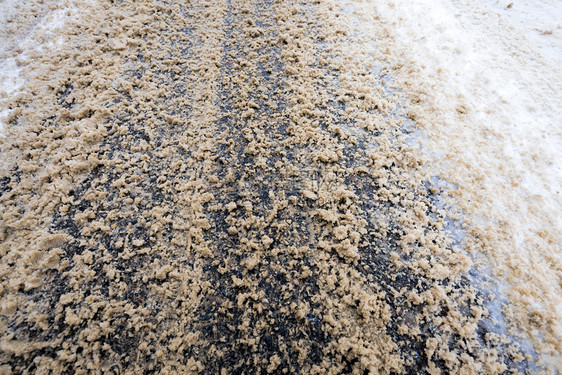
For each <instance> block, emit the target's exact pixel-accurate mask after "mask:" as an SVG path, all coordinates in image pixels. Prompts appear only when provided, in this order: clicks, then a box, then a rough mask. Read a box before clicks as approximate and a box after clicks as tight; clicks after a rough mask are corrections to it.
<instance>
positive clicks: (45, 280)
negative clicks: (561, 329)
mask: <svg viewBox="0 0 562 375" xmlns="http://www.w3.org/2000/svg"><path fill="white" fill-rule="evenodd" d="M92 9H94V10H95V12H93V13H92V14H91V17H90V18H88V19H86V20H83V21H81V22H82V28H81V29H77V28H76V27H70V26H69V27H68V28H67V29H66V30H65V37H66V38H67V40H68V43H67V44H66V45H65V47H64V48H63V49H61V50H59V51H58V52H56V53H54V54H53V55H52V56H48V57H44V58H43V60H42V61H38V63H37V64H38V65H37V67H36V70H37V71H38V72H39V73H38V74H37V77H36V78H35V81H33V82H32V84H30V89H29V90H30V92H31V94H30V95H27V96H24V97H23V98H20V99H18V100H15V101H14V103H13V108H15V109H16V110H15V111H14V115H13V116H11V118H10V126H9V127H8V128H7V129H6V132H7V137H6V138H4V139H2V142H1V151H2V152H3V153H4V155H7V157H6V158H5V161H4V162H3V165H2V169H1V171H0V173H1V177H0V194H1V196H0V212H1V215H2V218H3V219H2V225H1V228H0V239H1V242H2V245H1V246H2V247H1V249H2V260H1V266H2V268H1V269H2V273H1V277H2V284H1V285H2V287H1V288H2V289H1V293H3V294H2V300H3V301H4V302H3V306H2V310H1V313H2V318H1V322H2V323H1V324H2V329H3V336H2V341H1V346H0V348H1V353H0V361H1V363H2V364H3V367H1V369H2V370H5V372H6V373H18V374H19V373H66V374H79V373H88V372H93V373H121V374H124V373H131V374H132V373H206V374H215V373H217V374H218V373H221V374H223V373H225V374H226V373H228V374H230V373H232V374H254V373H255V374H258V373H303V374H304V373H306V374H313V373H332V374H345V373H349V374H368V373H372V374H376V373H411V374H414V373H415V374H418V373H508V372H509V370H512V369H525V368H527V367H528V366H529V363H528V361H529V360H531V358H530V357H528V358H526V357H524V356H523V355H522V352H521V349H519V348H518V347H517V346H516V345H513V342H512V340H511V339H510V338H509V337H507V336H506V335H502V334H501V331H502V328H501V327H500V323H499V322H497V321H495V319H492V318H491V317H490V316H489V314H488V312H487V307H486V306H487V303H488V300H489V299H490V298H489V297H490V296H491V295H492V294H493V293H492V292H485V291H483V290H482V289H481V288H479V287H478V286H477V285H476V284H475V282H474V281H473V278H474V277H473V276H474V272H476V271H475V270H474V268H473V266H472V261H471V260H470V258H469V257H468V256H467V255H466V254H465V253H464V252H463V250H462V246H458V245H459V243H457V242H455V239H454V238H452V236H451V233H450V228H451V227H452V226H454V225H456V224H458V223H456V224H455V222H454V221H452V220H451V219H448V217H449V214H448V213H447V211H446V210H445V209H444V208H443V207H441V205H440V203H439V202H440V201H441V198H442V197H441V188H440V187H439V186H440V185H439V181H437V180H435V179H434V180H430V179H429V176H427V175H425V173H424V171H423V162H422V159H421V158H420V157H419V155H418V154H417V153H416V150H413V149H410V148H409V147H408V146H407V142H406V141H407V139H408V136H409V134H410V133H411V132H412V131H414V129H415V126H416V124H415V120H413V119H411V118H409V117H407V116H406V115H405V112H404V111H402V110H401V107H402V105H403V104H404V102H403V100H404V99H403V98H402V97H401V96H400V93H399V92H396V91H395V90H390V89H389V88H388V85H387V83H388V81H389V80H391V79H392V72H391V71H389V70H388V69H387V68H385V61H384V58H383V56H382V55H381V56H378V57H377V55H376V54H375V55H374V56H371V57H370V58H371V60H369V61H366V62H365V63H364V64H355V63H353V62H352V61H353V59H351V58H350V57H352V56H353V55H354V54H356V53H359V52H361V51H362V50H361V49H360V48H362V46H361V45H360V43H358V42H357V40H355V39H353V38H354V36H353V35H349V34H348V32H347V31H346V25H345V23H341V22H340V21H339V16H338V13H337V12H336V11H335V10H331V9H330V8H329V7H328V6H327V5H326V4H324V3H323V2H322V1H318V2H308V1H302V2H299V1H283V2H281V1H253V0H245V1H212V2H206V1H191V2H177V1H142V2H133V1H115V2H113V1H112V2H103V3H102V5H99V4H98V5H95V6H94V7H93V8H92ZM357 48H359V49H357ZM373 66H376V67H378V69H377V73H373V72H374V70H373ZM523 354H524V353H523Z"/></svg>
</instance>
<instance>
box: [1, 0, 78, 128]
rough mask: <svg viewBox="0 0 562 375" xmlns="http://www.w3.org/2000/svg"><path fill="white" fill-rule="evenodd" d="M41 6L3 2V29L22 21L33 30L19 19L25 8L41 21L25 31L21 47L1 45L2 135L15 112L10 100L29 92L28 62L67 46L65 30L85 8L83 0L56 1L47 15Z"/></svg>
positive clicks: (9, 0) (20, 42) (12, 1)
mask: <svg viewBox="0 0 562 375" xmlns="http://www.w3.org/2000/svg"><path fill="white" fill-rule="evenodd" d="M40 4H43V2H40ZM40 4H33V2H30V3H29V4H22V3H21V2H20V1H17V0H7V1H3V2H0V28H2V27H6V25H8V24H13V23H16V24H17V23H18V22H21V28H23V29H25V28H26V27H29V24H26V20H23V19H22V20H20V19H19V18H18V17H20V15H19V13H22V14H23V12H21V11H22V7H25V8H26V10H27V11H32V12H35V15H36V16H37V17H38V18H39V19H40V21H39V22H36V23H35V24H34V25H33V26H32V27H31V29H30V30H29V31H28V30H24V31H25V32H24V33H23V35H24V37H23V38H22V39H20V40H19V41H18V43H17V46H10V45H9V44H8V45H5V46H3V47H2V46H0V134H1V132H2V129H3V128H4V126H5V125H6V124H7V118H8V116H9V115H10V113H11V111H10V110H9V109H8V108H7V101H8V100H9V99H10V98H13V97H14V96H16V95H18V94H20V93H22V92H24V91H25V82H26V72H25V69H24V66H25V63H26V62H27V61H29V60H30V59H33V58H34V57H35V56H37V55H38V54H44V55H47V54H50V53H52V52H54V51H56V50H57V49H59V48H61V47H62V46H63V44H64V37H63V35H64V33H63V30H64V28H65V27H66V26H67V25H68V24H69V22H70V21H72V20H78V19H79V17H80V16H83V15H82V14H80V13H81V11H80V10H81V7H83V5H81V3H80V2H79V1H58V2H53V4H51V6H50V7H48V8H47V9H46V10H45V13H42V12H41V11H40V6H39V5H40ZM82 4H83V2H82Z"/></svg>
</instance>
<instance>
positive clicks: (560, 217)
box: [340, 0, 562, 365]
mask: <svg viewBox="0 0 562 375" xmlns="http://www.w3.org/2000/svg"><path fill="white" fill-rule="evenodd" d="M340 3H342V2H340ZM343 3H344V4H353V5H354V8H355V13H356V14H357V15H359V16H360V17H361V18H362V20H363V22H364V23H365V24H364V25H363V27H364V29H365V30H366V31H364V32H370V33H371V34H372V35H375V36H374V38H375V40H377V34H376V33H377V32H379V33H380V32H381V28H382V27H384V31H383V33H387V35H390V39H388V38H387V39H384V37H387V35H385V34H383V35H382V36H383V38H378V39H379V40H382V39H384V40H385V41H386V42H387V43H388V44H387V45H385V46H381V47H380V48H381V52H383V50H384V48H387V47H388V48H392V52H391V53H392V55H393V56H395V57H397V56H399V60H400V65H402V66H406V68H404V69H403V72H404V73H400V74H402V77H405V76H408V74H410V73H411V77H408V79H406V81H405V83H404V85H405V87H404V90H405V91H407V92H412V91H416V92H417V93H418V94H419V96H420V99H421V102H422V105H421V106H420V109H422V108H423V106H424V105H427V103H431V107H430V109H431V112H430V111H426V112H425V113H430V115H429V117H427V118H425V117H424V118H422V119H420V120H422V121H423V120H427V121H426V123H425V128H426V129H427V130H426V131H424V135H425V136H424V137H420V138H419V140H420V143H421V145H422V148H423V149H424V150H426V151H428V150H430V154H431V157H432V159H433V163H434V165H436V166H437V167H436V170H435V173H436V174H439V175H440V176H441V177H443V178H446V179H447V180H449V181H450V182H452V183H454V184H455V185H458V186H459V191H460V192H461V194H462V195H461V196H460V198H458V199H460V200H463V201H464V203H465V204H466V205H467V206H470V207H472V211H471V212H468V213H469V214H470V215H471V219H472V220H473V222H476V223H477V224H478V225H479V226H481V227H482V228H483V229H484V230H487V229H490V228H495V229H493V231H495V232H494V233H496V234H498V235H497V236H495V237H494V238H493V239H492V241H496V242H495V243H494V246H497V248H495V249H494V253H493V258H494V259H493V261H494V262H495V264H494V267H496V268H497V269H501V270H503V271H505V272H506V273H505V274H506V280H507V281H509V282H510V283H511V284H510V285H511V287H512V288H518V290H520V291H522V293H527V294H526V295H525V294H522V295H525V298H527V299H528V302H529V303H528V305H529V311H532V310H533V309H534V310H535V311H539V312H545V313H547V315H550V316H555V317H556V318H555V320H554V322H553V323H552V324H553V325H554V326H553V327H551V328H552V329H553V331H554V332H555V335H556V336H557V337H558V339H559V340H562V309H561V308H560V306H561V304H562V288H561V285H562V283H561V282H562V278H561V273H560V271H559V270H560V269H562V196H561V194H560V193H561V191H562V68H561V67H562V26H561V24H562V6H561V4H560V1H559V0H533V1H529V0H483V1H472V0H382V1H370V0H348V1H343ZM369 24H370V25H371V26H370V25H369ZM381 24H382V25H385V26H381ZM369 27H371V28H370V29H369ZM379 35H380V34H379ZM389 40H391V41H390V42H388V41H389ZM398 69H399V70H400V69H402V68H401V67H400V66H399V67H398ZM412 88H413V89H414V90H410V89H412ZM426 109H427V108H426ZM510 275H515V276H514V277H511V278H510ZM553 360H554V362H555V363H557V365H560V361H559V360H556V359H553Z"/></svg>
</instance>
